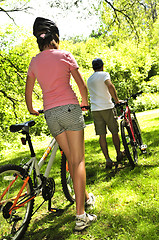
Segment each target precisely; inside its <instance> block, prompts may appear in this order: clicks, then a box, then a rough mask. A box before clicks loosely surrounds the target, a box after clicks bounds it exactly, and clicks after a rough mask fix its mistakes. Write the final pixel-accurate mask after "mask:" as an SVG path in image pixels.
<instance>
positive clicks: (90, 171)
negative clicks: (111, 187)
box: [86, 129, 159, 185]
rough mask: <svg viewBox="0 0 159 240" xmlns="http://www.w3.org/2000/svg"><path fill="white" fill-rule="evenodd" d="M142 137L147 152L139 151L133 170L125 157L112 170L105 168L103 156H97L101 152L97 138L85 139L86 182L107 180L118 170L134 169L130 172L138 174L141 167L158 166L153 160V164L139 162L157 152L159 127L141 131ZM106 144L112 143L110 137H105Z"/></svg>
mask: <svg viewBox="0 0 159 240" xmlns="http://www.w3.org/2000/svg"><path fill="white" fill-rule="evenodd" d="M142 138H143V142H144V144H147V153H146V154H141V153H139V162H138V165H137V166H136V167H135V168H136V169H138V170H134V169H133V168H132V167H131V166H130V164H129V162H128V160H127V159H126V161H124V162H122V164H119V165H118V166H117V167H114V168H113V169H112V170H106V169H105V159H104V157H103V158H102V159H101V158H100V157H99V158H98V155H99V153H101V149H100V146H99V142H98V139H93V140H90V141H86V154H87V155H88V156H89V157H88V159H87V160H86V171H87V184H88V185H89V184H94V183H95V182H96V181H98V182H99V181H101V180H102V181H109V180H111V179H112V178H113V177H115V175H116V174H118V173H119V172H120V171H125V173H126V172H128V171H131V170H134V171H132V172H135V174H140V173H141V172H142V171H143V168H144V169H145V170H146V169H148V168H149V169H150V168H155V167H158V163H156V162H155V161H154V163H153V164H152V163H151V164H146V163H142V165H140V164H141V160H142V159H143V158H144V159H147V158H149V157H150V156H155V154H157V153H158V149H155V147H158V145H159V129H154V130H151V132H146V133H143V134H142ZM107 144H108V148H109V146H111V145H112V140H111V137H107ZM90 156H91V157H90ZM103 159H104V160H103ZM122 177H123V176H122Z"/></svg>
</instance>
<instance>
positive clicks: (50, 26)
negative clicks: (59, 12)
mask: <svg viewBox="0 0 159 240" xmlns="http://www.w3.org/2000/svg"><path fill="white" fill-rule="evenodd" d="M42 31H46V33H55V34H57V35H58V36H59V30H58V27H57V26H56V24H55V23H54V22H53V21H51V20H49V19H46V18H42V17H37V18H36V19H35V22H34V25H33V35H34V36H35V37H36V38H37V37H39V34H40V33H41V32H42Z"/></svg>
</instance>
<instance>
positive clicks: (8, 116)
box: [0, 20, 159, 148]
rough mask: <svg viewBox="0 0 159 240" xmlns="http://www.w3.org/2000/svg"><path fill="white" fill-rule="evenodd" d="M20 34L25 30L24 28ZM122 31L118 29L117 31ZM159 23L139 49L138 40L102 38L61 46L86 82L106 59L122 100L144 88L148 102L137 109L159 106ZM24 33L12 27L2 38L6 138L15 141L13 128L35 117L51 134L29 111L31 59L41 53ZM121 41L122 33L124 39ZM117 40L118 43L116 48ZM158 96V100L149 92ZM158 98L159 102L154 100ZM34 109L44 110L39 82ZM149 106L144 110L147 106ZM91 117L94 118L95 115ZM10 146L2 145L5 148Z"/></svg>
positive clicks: (1, 117) (40, 128) (40, 123)
mask: <svg viewBox="0 0 159 240" xmlns="http://www.w3.org/2000/svg"><path fill="white" fill-rule="evenodd" d="M18 31H19V29H18ZM115 31H116V30H115ZM158 31H159V21H158V20H157V21H156V22H155V23H154V25H153V28H152V29H151V35H152V36H153V37H152V38H151V39H150V38H148V37H147V38H146V37H145V38H143V40H142V41H141V42H140V44H138V45H136V43H135V41H134V40H132V39H129V40H124V41H123V40H122V38H121V41H116V38H114V37H113V36H110V37H108V36H106V35H105V36H101V37H99V36H98V38H88V39H86V40H85V41H81V40H80V41H79V40H78V41H76V40H75V39H72V40H65V41H61V42H60V48H61V49H65V50H67V51H70V52H71V53H72V54H73V55H74V57H75V59H76V60H77V62H78V65H79V69H80V72H81V73H82V76H83V78H84V80H85V81H86V82H87V79H88V78H89V76H90V75H91V74H93V69H92V60H93V59H94V58H96V57H100V58H102V59H103V61H104V70H105V71H107V72H109V73H110V75H111V80H112V82H113V84H114V85H115V87H116V89H117V93H118V96H119V98H120V99H125V98H127V97H129V96H130V95H131V94H132V93H135V92H137V91H139V90H143V91H144V93H146V94H147V95H144V99H147V100H144V101H142V104H141V102H140V103H136V105H135V107H136V110H137V111H142V110H145V109H152V108H156V107H158V104H157V103H156V101H155V99H156V98H157V97H156V96H157V95H158V90H159V88H158V86H159V84H158V72H159V51H158V47H159V45H158V44H159V43H158V35H157V33H158ZM17 34H18V32H17V31H15V29H14V28H8V29H7V31H6V32H5V33H2V34H1V38H0V45H1V50H0V107H1V113H0V122H1V123H2V124H1V131H0V138H1V139H6V140H8V138H9V139H10V140H11V141H12V138H10V133H9V126H10V125H11V124H13V123H19V122H24V121H27V120H30V119H35V120H36V130H35V131H34V133H35V134H36V135H39V134H40V133H41V132H43V133H46V134H49V131H48V128H47V127H46V124H45V120H44V118H43V117H42V118H37V117H35V116H30V114H29V113H28V111H27V109H26V105H25V99H24V90H25V79H26V74H27V70H28V66H29V63H30V60H31V58H32V57H33V56H35V55H36V54H37V53H38V52H39V50H38V47H37V44H36V41H35V38H33V37H27V36H23V37H24V39H25V40H24V41H23V42H19V38H17ZM118 37H119V35H118ZM112 41H113V44H112ZM71 84H72V87H73V89H74V90H75V92H76V95H77V97H78V99H79V101H81V96H80V93H79V91H78V87H77V84H76V83H75V81H74V80H73V79H71ZM150 93H151V94H152V93H155V94H156V95H155V97H153V96H152V95H149V94H150ZM149 98H151V99H152V98H153V99H154V100H153V101H149V100H148V99H149ZM33 102H34V104H33V105H34V107H35V108H36V109H42V108H43V105H42V93H41V90H40V87H39V85H38V84H37V83H36V84H35V89H34V94H33ZM143 105H144V106H143ZM85 117H86V118H87V120H88V119H91V114H90V113H89V112H88V113H86V115H85ZM3 144H4V143H2V141H1V142H0V148H1V147H2V145H3Z"/></svg>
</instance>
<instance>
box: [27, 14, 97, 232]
mask: <svg viewBox="0 0 159 240" xmlns="http://www.w3.org/2000/svg"><path fill="white" fill-rule="evenodd" d="M33 34H34V36H36V38H37V43H38V46H39V49H40V51H41V52H40V53H39V54H37V55H36V57H34V58H32V60H31V63H30V66H29V69H28V74H27V80H26V89H25V99H26V104H27V108H28V110H29V112H30V113H31V114H34V115H39V113H38V112H37V111H36V110H35V109H34V108H33V105H32V92H33V88H34V83H35V80H36V79H37V80H38V82H39V84H40V86H41V88H42V92H43V105H44V111H45V119H46V122H47V124H48V127H49V129H50V132H51V134H52V135H53V136H54V137H55V139H56V140H57V142H58V144H59V145H60V147H61V148H62V150H63V151H64V152H65V155H66V157H67V159H68V161H69V170H70V174H71V177H72V180H73V185H74V191H75V198H76V225H75V230H79V231H80V230H83V229H84V228H86V227H87V226H88V225H90V223H91V222H93V221H95V220H96V218H97V217H96V216H95V215H90V214H86V213H85V211H84V206H85V201H86V202H87V203H88V204H89V203H92V201H93V200H94V199H93V196H92V195H89V194H88V193H87V192H86V190H85V185H86V172H85V158H84V151H85V149H84V127H85V124H84V118H83V115H82V111H81V107H82V106H88V92H87V87H86V84H85V82H84V80H83V78H82V76H81V74H80V72H79V70H78V65H77V62H76V61H75V59H74V57H73V56H72V54H71V53H69V52H67V51H63V50H59V30H58V28H57V26H56V25H55V23H54V22H52V21H50V20H48V19H44V18H36V20H35V22H34V26H33ZM71 75H72V76H73V78H74V79H75V81H76V83H77V85H78V88H79V91H80V94H81V97H82V102H81V105H79V102H78V100H77V97H76V95H75V93H74V92H73V90H72V88H71V85H70V76H71Z"/></svg>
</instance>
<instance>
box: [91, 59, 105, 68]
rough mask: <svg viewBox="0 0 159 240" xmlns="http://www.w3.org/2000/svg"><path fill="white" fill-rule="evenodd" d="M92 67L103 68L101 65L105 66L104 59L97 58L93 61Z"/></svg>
mask: <svg viewBox="0 0 159 240" xmlns="http://www.w3.org/2000/svg"><path fill="white" fill-rule="evenodd" d="M92 67H93V69H94V70H99V69H101V67H103V61H102V59H101V58H95V59H94V60H93V61H92Z"/></svg>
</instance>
